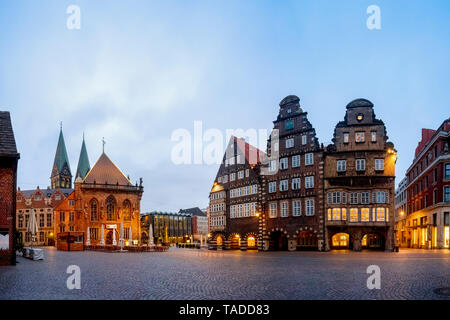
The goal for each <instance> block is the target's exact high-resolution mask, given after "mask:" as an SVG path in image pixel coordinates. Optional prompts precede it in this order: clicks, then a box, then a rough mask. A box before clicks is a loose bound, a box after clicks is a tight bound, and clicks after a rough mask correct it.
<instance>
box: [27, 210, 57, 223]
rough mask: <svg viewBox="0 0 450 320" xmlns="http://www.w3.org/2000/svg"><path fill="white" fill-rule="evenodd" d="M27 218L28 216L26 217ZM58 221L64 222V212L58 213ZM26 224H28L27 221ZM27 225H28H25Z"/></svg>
mask: <svg viewBox="0 0 450 320" xmlns="http://www.w3.org/2000/svg"><path fill="white" fill-rule="evenodd" d="M27 217H28V215H27ZM26 220H28V219H26ZM59 221H61V222H64V221H66V215H65V212H63V211H61V212H60V213H59ZM27 222H28V221H27ZM27 225H28V223H27Z"/></svg>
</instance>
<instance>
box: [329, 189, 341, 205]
mask: <svg viewBox="0 0 450 320" xmlns="http://www.w3.org/2000/svg"><path fill="white" fill-rule="evenodd" d="M331 203H333V204H339V203H341V193H340V192H332V193H331Z"/></svg>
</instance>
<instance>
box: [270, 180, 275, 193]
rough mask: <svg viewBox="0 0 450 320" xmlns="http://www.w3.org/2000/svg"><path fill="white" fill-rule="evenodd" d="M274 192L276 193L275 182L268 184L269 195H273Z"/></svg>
mask: <svg viewBox="0 0 450 320" xmlns="http://www.w3.org/2000/svg"><path fill="white" fill-rule="evenodd" d="M274 192H277V182H276V181H272V182H269V193H274Z"/></svg>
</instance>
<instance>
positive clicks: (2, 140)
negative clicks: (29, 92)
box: [0, 111, 20, 265]
mask: <svg viewBox="0 0 450 320" xmlns="http://www.w3.org/2000/svg"><path fill="white" fill-rule="evenodd" d="M19 158H20V155H19V153H18V152H17V147H16V141H15V138H14V132H13V128H12V124H11V117H10V114H9V112H6V111H0V265H15V264H16V250H15V242H16V239H15V225H16V214H15V212H16V188H17V163H18V161H19Z"/></svg>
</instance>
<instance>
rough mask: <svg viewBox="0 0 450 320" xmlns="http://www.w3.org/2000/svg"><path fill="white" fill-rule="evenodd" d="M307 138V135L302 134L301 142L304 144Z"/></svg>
mask: <svg viewBox="0 0 450 320" xmlns="http://www.w3.org/2000/svg"><path fill="white" fill-rule="evenodd" d="M307 138H308V136H306V135H303V136H302V144H306V140H307Z"/></svg>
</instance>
